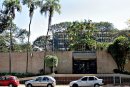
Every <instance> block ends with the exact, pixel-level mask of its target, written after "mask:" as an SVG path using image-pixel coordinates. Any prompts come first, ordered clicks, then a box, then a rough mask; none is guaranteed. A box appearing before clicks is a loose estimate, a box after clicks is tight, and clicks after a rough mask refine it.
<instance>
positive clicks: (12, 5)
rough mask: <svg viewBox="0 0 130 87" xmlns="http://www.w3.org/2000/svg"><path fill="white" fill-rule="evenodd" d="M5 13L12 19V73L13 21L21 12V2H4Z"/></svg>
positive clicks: (9, 0) (12, 0)
mask: <svg viewBox="0 0 130 87" xmlns="http://www.w3.org/2000/svg"><path fill="white" fill-rule="evenodd" d="M3 6H4V12H5V14H6V15H7V16H8V17H9V18H10V24H11V25H10V51H9V69H10V70H9V72H10V73H11V51H12V49H13V45H12V32H11V28H12V21H13V19H14V18H15V10H17V11H21V5H20V1H19V0H4V2H3Z"/></svg>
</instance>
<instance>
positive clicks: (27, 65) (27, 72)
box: [26, 17, 32, 73]
mask: <svg viewBox="0 0 130 87" xmlns="http://www.w3.org/2000/svg"><path fill="white" fill-rule="evenodd" d="M31 22H32V17H30V22H29V34H28V45H27V61H26V73H28V59H29V48H30V47H29V46H30V44H29V42H30V27H31Z"/></svg>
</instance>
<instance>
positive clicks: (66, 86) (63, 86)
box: [19, 85, 130, 87]
mask: <svg viewBox="0 0 130 87" xmlns="http://www.w3.org/2000/svg"><path fill="white" fill-rule="evenodd" d="M19 87H25V85H20V86H19ZM56 87H69V85H56ZM101 87H130V86H113V85H104V86H101Z"/></svg>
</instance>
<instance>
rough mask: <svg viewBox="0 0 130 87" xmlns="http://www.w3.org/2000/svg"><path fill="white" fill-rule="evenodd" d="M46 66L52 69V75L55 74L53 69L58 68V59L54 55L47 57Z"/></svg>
mask: <svg viewBox="0 0 130 87" xmlns="http://www.w3.org/2000/svg"><path fill="white" fill-rule="evenodd" d="M44 60H45V64H46V66H48V67H50V69H51V73H52V72H53V68H54V67H57V65H58V57H57V56H53V55H46V57H45V59H44Z"/></svg>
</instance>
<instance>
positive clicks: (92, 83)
mask: <svg viewBox="0 0 130 87" xmlns="http://www.w3.org/2000/svg"><path fill="white" fill-rule="evenodd" d="M94 80H95V78H94V77H89V78H88V81H87V83H88V86H93V85H94Z"/></svg>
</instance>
